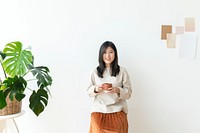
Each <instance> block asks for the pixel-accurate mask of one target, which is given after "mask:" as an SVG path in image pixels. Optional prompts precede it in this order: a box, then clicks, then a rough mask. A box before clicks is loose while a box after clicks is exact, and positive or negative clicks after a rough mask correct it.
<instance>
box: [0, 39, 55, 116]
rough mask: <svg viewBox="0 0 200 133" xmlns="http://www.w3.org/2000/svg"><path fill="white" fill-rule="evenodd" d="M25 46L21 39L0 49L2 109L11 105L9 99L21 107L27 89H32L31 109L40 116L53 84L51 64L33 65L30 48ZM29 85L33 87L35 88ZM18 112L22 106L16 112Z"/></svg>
mask: <svg viewBox="0 0 200 133" xmlns="http://www.w3.org/2000/svg"><path fill="white" fill-rule="evenodd" d="M22 46H23V45H22V43H21V42H18V41H16V42H11V43H8V44H6V45H5V47H4V48H3V50H2V51H0V63H1V68H2V71H3V75H4V76H3V75H0V78H1V79H2V81H1V82H0V111H2V110H5V108H6V107H8V106H9V108H10V106H11V105H12V104H11V105H8V102H11V103H14V102H16V103H18V104H19V106H21V105H20V104H21V101H22V99H23V98H25V96H26V95H25V90H30V91H32V94H31V95H30V96H29V108H30V109H31V110H32V111H33V112H34V113H35V115H36V116H38V115H39V114H40V113H42V112H43V111H44V109H45V107H46V106H47V104H48V98H49V95H50V90H49V88H48V87H49V86H51V84H52V78H51V76H50V75H49V69H48V67H46V66H37V67H36V66H34V58H33V54H32V52H31V50H30V47H29V48H27V49H23V47H22ZM29 73H30V74H29ZM31 73H32V74H31ZM30 75H31V76H30ZM30 77H31V78H33V79H30ZM34 84H35V86H36V87H35V86H34ZM30 86H32V87H33V86H34V89H31V88H30ZM20 108H21V107H20ZM6 110H7V109H6ZM12 110H15V109H12ZM19 111H21V109H19V110H17V112H15V113H18V112H19Z"/></svg>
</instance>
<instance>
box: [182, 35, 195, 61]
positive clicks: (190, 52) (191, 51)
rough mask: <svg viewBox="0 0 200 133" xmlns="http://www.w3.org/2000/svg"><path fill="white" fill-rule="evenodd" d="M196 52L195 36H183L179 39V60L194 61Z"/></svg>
mask: <svg viewBox="0 0 200 133" xmlns="http://www.w3.org/2000/svg"><path fill="white" fill-rule="evenodd" d="M196 52H197V35H195V34H184V35H181V37H180V46H179V58H188V59H195V58H196Z"/></svg>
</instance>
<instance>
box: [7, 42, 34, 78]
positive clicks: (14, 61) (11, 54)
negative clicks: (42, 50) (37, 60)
mask: <svg viewBox="0 0 200 133" xmlns="http://www.w3.org/2000/svg"><path fill="white" fill-rule="evenodd" d="M3 53H4V54H6V58H5V59H4V60H3V68H4V70H5V72H6V73H7V74H8V75H10V76H11V77H14V76H15V75H18V76H22V75H24V74H25V73H26V72H27V67H28V65H29V64H33V56H32V53H31V51H30V50H28V49H25V50H22V43H21V42H11V43H8V44H6V46H5V48H4V50H3Z"/></svg>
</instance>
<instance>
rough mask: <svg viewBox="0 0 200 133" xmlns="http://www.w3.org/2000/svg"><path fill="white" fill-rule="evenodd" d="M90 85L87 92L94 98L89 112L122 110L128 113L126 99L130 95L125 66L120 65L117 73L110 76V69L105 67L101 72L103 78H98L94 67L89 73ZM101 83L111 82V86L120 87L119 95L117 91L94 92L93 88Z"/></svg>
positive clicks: (130, 90) (129, 84)
mask: <svg viewBox="0 0 200 133" xmlns="http://www.w3.org/2000/svg"><path fill="white" fill-rule="evenodd" d="M90 80H91V81H90V85H89V87H88V89H87V92H88V94H89V96H90V97H92V98H93V99H94V102H93V105H92V108H91V112H101V113H113V112H120V111H124V112H125V113H126V114H127V113H128V108H127V102H126V100H127V99H129V98H130V97H131V93H132V89H131V81H130V77H129V75H128V73H127V71H126V69H125V68H123V67H120V72H119V74H118V75H117V76H116V77H114V76H111V74H110V70H109V69H106V70H105V71H104V73H103V78H100V77H99V76H98V74H97V70H96V69H95V70H94V71H93V72H92V74H91V79H90ZM103 83H111V84H112V86H113V87H118V88H119V89H120V95H118V94H117V93H108V92H105V91H100V92H99V93H95V92H94V89H95V87H97V86H100V85H101V84H103Z"/></svg>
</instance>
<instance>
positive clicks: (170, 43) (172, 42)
mask: <svg viewBox="0 0 200 133" xmlns="http://www.w3.org/2000/svg"><path fill="white" fill-rule="evenodd" d="M175 47H176V34H175V33H167V48H175Z"/></svg>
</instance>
